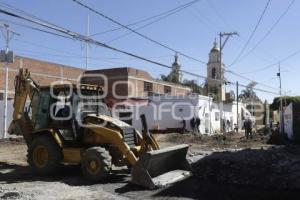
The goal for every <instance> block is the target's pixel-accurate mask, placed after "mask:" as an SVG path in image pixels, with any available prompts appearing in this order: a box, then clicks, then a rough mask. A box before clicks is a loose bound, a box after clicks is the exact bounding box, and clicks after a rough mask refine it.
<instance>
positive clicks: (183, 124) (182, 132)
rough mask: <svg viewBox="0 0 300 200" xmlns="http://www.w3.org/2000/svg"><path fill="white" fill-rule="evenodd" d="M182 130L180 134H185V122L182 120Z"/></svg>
mask: <svg viewBox="0 0 300 200" xmlns="http://www.w3.org/2000/svg"><path fill="white" fill-rule="evenodd" d="M181 123H182V129H181V134H185V133H186V131H187V130H186V122H185V120H184V119H182V122H181Z"/></svg>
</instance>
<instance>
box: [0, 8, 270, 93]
mask: <svg viewBox="0 0 300 200" xmlns="http://www.w3.org/2000/svg"><path fill="white" fill-rule="evenodd" d="M0 13H3V14H6V15H9V16H12V17H15V18H19V19H22V20H25V21H28V22H31V23H34V24H37V25H40V26H42V27H45V28H48V29H51V30H54V31H57V32H60V33H63V34H66V35H68V36H70V37H72V38H74V39H76V40H79V41H83V42H88V43H91V44H94V45H97V46H101V47H104V48H108V49H111V50H113V51H116V52H119V53H123V54H126V55H129V56H132V57H135V58H137V59H140V60H143V61H146V62H149V63H152V64H155V65H158V66H161V67H165V68H169V69H170V68H172V67H171V66H168V65H166V64H162V63H159V62H157V61H153V60H150V59H148V58H144V57H142V56H139V55H135V54H133V53H130V52H126V51H124V50H120V49H117V48H115V47H111V46H109V45H106V44H103V43H101V42H99V41H97V40H94V39H92V38H89V37H87V36H84V35H81V34H79V33H76V32H73V31H70V30H68V29H65V28H62V27H59V26H56V25H54V24H51V25H48V24H46V23H43V22H39V21H36V20H33V19H30V18H27V17H24V16H21V15H18V14H15V13H12V12H9V11H5V10H3V9H0ZM59 35H60V34H59ZM59 35H57V36H59ZM180 71H181V72H182V73H185V74H189V75H192V76H195V77H198V78H202V79H205V80H206V77H205V76H202V75H198V74H195V73H192V72H189V71H185V70H180ZM228 83H230V82H228ZM257 90H258V89H257ZM260 90H261V91H266V92H268V93H273V92H271V91H267V90H262V89H260ZM273 94H274V93H273Z"/></svg>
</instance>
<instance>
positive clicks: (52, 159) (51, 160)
mask: <svg viewBox="0 0 300 200" xmlns="http://www.w3.org/2000/svg"><path fill="white" fill-rule="evenodd" d="M27 159H28V164H29V166H30V167H31V168H32V169H33V171H34V172H37V173H38V174H54V173H55V172H57V171H58V170H59V169H60V168H61V162H62V160H63V154H62V151H61V148H60V147H59V146H58V144H57V143H56V142H55V141H54V140H53V138H52V137H51V136H49V135H41V136H37V137H36V138H35V139H34V140H33V141H32V143H31V144H30V146H29V148H28V154H27Z"/></svg>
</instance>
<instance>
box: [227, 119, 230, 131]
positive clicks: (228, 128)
mask: <svg viewBox="0 0 300 200" xmlns="http://www.w3.org/2000/svg"><path fill="white" fill-rule="evenodd" d="M226 126H227V132H229V131H231V129H230V127H231V123H230V121H229V119H227V120H226Z"/></svg>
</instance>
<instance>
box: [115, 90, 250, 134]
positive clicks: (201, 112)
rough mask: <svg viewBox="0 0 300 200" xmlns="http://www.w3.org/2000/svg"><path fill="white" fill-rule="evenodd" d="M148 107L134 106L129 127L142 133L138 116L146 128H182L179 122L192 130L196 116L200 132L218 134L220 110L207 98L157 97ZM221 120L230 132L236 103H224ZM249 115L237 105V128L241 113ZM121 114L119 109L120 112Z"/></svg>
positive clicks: (153, 98)
mask: <svg viewBox="0 0 300 200" xmlns="http://www.w3.org/2000/svg"><path fill="white" fill-rule="evenodd" d="M149 101H150V104H149V105H147V106H134V107H133V108H132V113H133V115H132V125H133V126H134V127H135V128H136V129H138V130H139V131H141V130H142V125H141V121H140V118H139V116H140V115H141V114H145V115H146V119H147V123H148V128H149V129H159V130H165V129H169V128H178V129H180V128H182V127H183V123H182V121H183V120H185V121H186V129H187V130H191V126H190V120H191V119H192V118H193V117H194V116H195V117H199V118H200V120H201V124H200V127H199V130H200V133H202V134H204V133H206V134H213V133H216V132H219V131H220V109H219V105H215V104H213V102H212V99H211V98H210V97H207V96H201V95H189V96H179V97H177V96H176V97H175V96H160V97H151V98H149ZM223 108H224V109H223V110H224V112H223V117H224V119H225V121H226V120H227V119H228V120H229V121H230V122H231V123H230V124H231V125H230V128H229V129H228V130H229V131H231V130H233V128H234V124H235V123H236V120H237V116H236V102H233V103H232V104H224V107H223ZM242 110H244V112H243V113H244V114H248V115H249V116H250V112H249V111H248V110H247V109H246V107H245V106H244V105H243V104H242V103H239V125H240V128H241V127H242V124H243V122H242V119H241V113H242ZM120 111H121V110H120Z"/></svg>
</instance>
